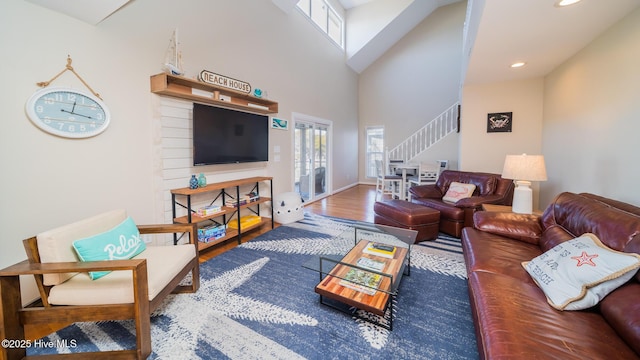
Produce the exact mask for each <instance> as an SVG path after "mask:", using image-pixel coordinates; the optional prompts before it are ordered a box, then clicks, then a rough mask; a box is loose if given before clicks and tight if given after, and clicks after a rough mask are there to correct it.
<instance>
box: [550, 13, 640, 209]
mask: <svg viewBox="0 0 640 360" xmlns="http://www.w3.org/2000/svg"><path fill="white" fill-rule="evenodd" d="M638 39H640V9H638V10H635V11H634V12H632V13H631V14H629V15H627V16H626V17H625V18H624V19H623V20H621V21H620V22H618V23H617V24H615V25H614V26H613V27H611V28H610V29H609V30H607V31H606V32H605V33H603V34H602V35H600V36H599V37H598V38H596V39H595V40H594V41H593V42H592V43H591V44H590V45H588V46H587V47H586V48H584V49H583V50H581V51H580V52H579V53H577V54H576V55H575V56H573V57H572V58H571V59H569V60H568V61H567V62H565V63H564V64H563V65H562V66H560V67H558V68H557V69H556V70H554V71H553V72H552V73H551V74H550V75H548V76H547V77H546V78H545V84H544V131H543V149H544V155H545V160H546V163H547V173H548V176H549V181H547V182H544V183H543V184H542V185H541V188H542V193H543V201H545V202H550V201H551V200H552V199H553V197H554V196H555V195H557V194H558V193H559V192H562V191H572V192H592V193H596V194H599V195H603V196H607V197H611V198H614V199H618V200H622V201H626V202H630V203H633V204H636V205H639V206H640V192H639V191H638V190H637V189H638V180H640V170H639V167H638V166H637V163H638V161H637V160H638V145H637V144H638V134H640V121H639V120H640V106H639V105H638V104H639V99H640V97H639V95H638V94H640V67H638V61H639V60H638V59H640V41H638Z"/></svg>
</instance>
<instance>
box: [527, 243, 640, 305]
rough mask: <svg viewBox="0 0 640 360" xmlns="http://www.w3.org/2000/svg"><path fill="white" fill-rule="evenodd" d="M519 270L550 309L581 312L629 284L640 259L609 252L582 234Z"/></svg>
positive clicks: (609, 250)
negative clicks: (539, 291) (525, 274)
mask: <svg viewBox="0 0 640 360" xmlns="http://www.w3.org/2000/svg"><path fill="white" fill-rule="evenodd" d="M522 266H523V267H524V268H525V270H527V272H528V273H529V275H531V277H532V278H533V280H534V281H535V282H536V284H538V286H539V287H540V288H541V289H542V291H543V292H544V294H545V296H546V297H547V301H548V302H549V304H550V305H551V306H553V307H554V308H556V309H558V310H582V309H587V308H590V307H592V306H594V305H596V304H597V303H598V302H599V301H600V300H602V298H604V297H605V296H607V294H609V293H610V292H612V291H613V290H615V289H616V288H618V287H619V286H621V285H622V284H624V283H626V282H627V281H629V279H631V278H632V277H633V276H634V275H635V274H636V272H637V271H638V268H639V267H640V255H638V254H631V253H624V252H620V251H615V250H612V249H609V248H608V247H606V246H605V245H604V244H603V243H602V242H601V241H600V239H598V238H597V237H596V236H595V235H594V234H583V235H582V236H580V237H578V238H575V239H572V240H569V241H566V242H564V243H562V244H559V245H557V246H555V247H554V248H553V249H551V250H549V251H547V252H545V253H544V254H542V255H540V256H538V257H536V258H534V259H533V260H531V261H525V262H523V263H522Z"/></svg>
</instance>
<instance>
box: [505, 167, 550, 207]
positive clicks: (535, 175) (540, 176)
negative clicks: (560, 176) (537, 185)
mask: <svg viewBox="0 0 640 360" xmlns="http://www.w3.org/2000/svg"><path fill="white" fill-rule="evenodd" d="M502 177H503V178H505V179H513V180H516V185H517V186H516V189H515V190H514V192H513V205H512V210H513V212H514V213H519V214H531V213H532V212H533V201H532V199H533V192H532V191H531V181H545V180H547V169H546V167H545V165H544V156H542V155H527V154H522V155H507V157H506V159H505V160H504V168H503V169H502Z"/></svg>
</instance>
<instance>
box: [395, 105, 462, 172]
mask: <svg viewBox="0 0 640 360" xmlns="http://www.w3.org/2000/svg"><path fill="white" fill-rule="evenodd" d="M458 107H459V103H458V102H456V103H455V104H453V105H451V106H450V107H449V108H448V109H447V110H445V111H444V112H442V114H440V115H438V116H437V117H436V118H435V119H433V120H431V121H429V122H428V123H427V124H426V125H425V126H423V127H422V128H421V129H420V130H418V131H416V132H415V133H414V134H413V135H411V136H409V137H408V138H407V139H406V140H404V141H403V142H401V143H400V144H399V145H398V146H396V147H394V148H393V149H391V150H389V151H388V152H387V156H388V158H387V159H392V160H404V162H410V161H411V160H412V159H413V158H415V157H416V156H418V154H420V153H422V152H423V151H425V150H427V149H428V148H430V147H431V146H433V145H434V144H436V143H437V142H438V141H440V140H442V139H443V138H444V137H445V136H447V135H449V134H451V133H453V132H455V131H458V116H459V112H458V111H459V110H458Z"/></svg>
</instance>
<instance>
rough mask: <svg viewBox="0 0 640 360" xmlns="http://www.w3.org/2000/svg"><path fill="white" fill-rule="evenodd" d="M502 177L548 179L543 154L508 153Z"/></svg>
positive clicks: (530, 179) (528, 179)
mask: <svg viewBox="0 0 640 360" xmlns="http://www.w3.org/2000/svg"><path fill="white" fill-rule="evenodd" d="M502 177H503V178H505V179H513V180H527V181H546V180H547V169H546V168H545V166H544V156H542V155H527V154H522V155H507V158H506V159H505V160H504V168H503V169H502Z"/></svg>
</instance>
